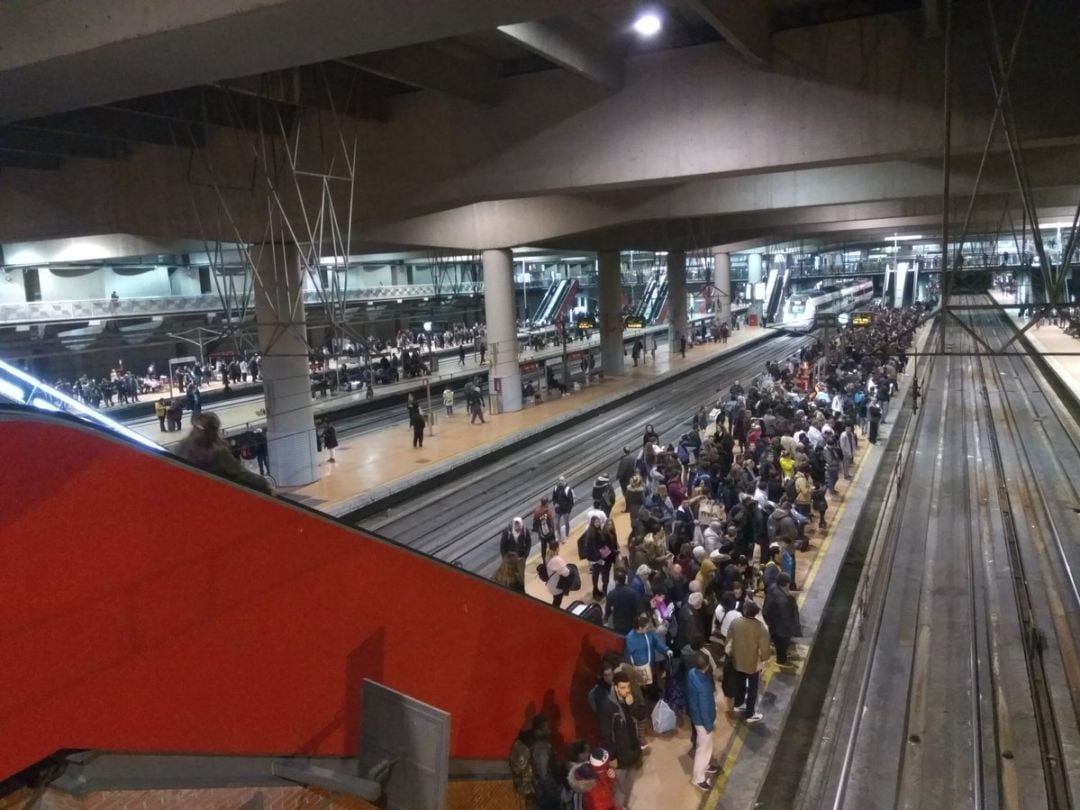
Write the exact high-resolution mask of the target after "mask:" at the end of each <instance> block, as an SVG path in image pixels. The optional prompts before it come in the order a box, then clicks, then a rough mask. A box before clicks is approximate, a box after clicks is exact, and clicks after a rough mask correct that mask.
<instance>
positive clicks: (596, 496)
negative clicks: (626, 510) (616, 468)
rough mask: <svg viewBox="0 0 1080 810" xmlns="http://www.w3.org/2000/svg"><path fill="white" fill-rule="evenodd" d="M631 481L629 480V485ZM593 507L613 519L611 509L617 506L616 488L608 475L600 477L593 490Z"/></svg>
mask: <svg viewBox="0 0 1080 810" xmlns="http://www.w3.org/2000/svg"><path fill="white" fill-rule="evenodd" d="M629 480H630V479H627V483H629ZM592 499H593V506H594V507H595V508H596V509H600V510H603V512H604V514H605V515H607V516H608V517H611V508H612V507H613V506H614V505H615V487H613V486H612V485H611V479H609V478H608V477H607V476H606V475H601V476H598V477H597V479H596V483H595V484H593V489H592Z"/></svg>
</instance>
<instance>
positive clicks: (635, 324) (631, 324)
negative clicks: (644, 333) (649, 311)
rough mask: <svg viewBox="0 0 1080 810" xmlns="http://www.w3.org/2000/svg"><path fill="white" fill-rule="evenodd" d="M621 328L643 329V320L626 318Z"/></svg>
mask: <svg viewBox="0 0 1080 810" xmlns="http://www.w3.org/2000/svg"><path fill="white" fill-rule="evenodd" d="M623 327H624V328H625V329H644V328H645V319H644V318H627V319H626V320H625V321H624V322H623Z"/></svg>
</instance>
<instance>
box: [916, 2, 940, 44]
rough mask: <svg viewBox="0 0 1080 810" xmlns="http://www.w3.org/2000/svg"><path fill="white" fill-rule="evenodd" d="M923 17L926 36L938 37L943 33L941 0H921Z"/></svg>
mask: <svg viewBox="0 0 1080 810" xmlns="http://www.w3.org/2000/svg"><path fill="white" fill-rule="evenodd" d="M922 7H923V19H924V21H925V23H926V35H927V36H928V37H940V36H942V35H943V34H944V33H945V23H944V14H943V13H942V12H943V8H942V3H941V0H922Z"/></svg>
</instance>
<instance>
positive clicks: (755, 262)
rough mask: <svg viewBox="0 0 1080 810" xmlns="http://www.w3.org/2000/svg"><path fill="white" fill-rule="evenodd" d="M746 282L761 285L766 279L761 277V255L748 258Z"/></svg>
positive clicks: (755, 254) (751, 255)
mask: <svg viewBox="0 0 1080 810" xmlns="http://www.w3.org/2000/svg"><path fill="white" fill-rule="evenodd" d="M746 273H747V276H746V280H747V281H749V282H750V283H751V284H760V283H761V282H762V281H763V280H764V279H762V277H761V254H760V253H751V254H750V255H749V256H748V257H747V271H746Z"/></svg>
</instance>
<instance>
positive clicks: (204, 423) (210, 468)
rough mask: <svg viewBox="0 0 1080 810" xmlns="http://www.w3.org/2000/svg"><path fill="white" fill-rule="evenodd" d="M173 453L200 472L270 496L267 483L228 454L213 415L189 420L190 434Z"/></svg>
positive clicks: (205, 414) (227, 448) (201, 415)
mask: <svg viewBox="0 0 1080 810" xmlns="http://www.w3.org/2000/svg"><path fill="white" fill-rule="evenodd" d="M176 454H177V455H178V456H180V458H182V459H184V460H185V461H187V462H188V463H189V464H191V465H193V466H195V467H198V468H199V469H200V470H203V471H205V472H208V473H212V474H213V475H220V476H221V477H222V478H228V479H229V480H230V481H232V482H234V483H237V484H240V485H241V486H245V487H251V488H252V489H257V490H259V491H260V492H265V493H266V494H267V495H272V494H274V491H273V488H272V487H271V486H270V482H269V481H267V480H266V479H265V478H263V477H262V476H261V475H256V474H255V473H253V472H251V471H250V470H248V469H247V468H246V467H244V465H243V464H241V463H240V462H239V460H237V458H236V456H234V455H233V454H232V450H231V449H230V448H229V445H228V444H226V442H225V440H224V439H223V438H221V420H220V419H219V418H218V415H217V414H216V413H200V414H198V415H197V416H195V417H193V418H192V420H191V432H190V433H188V435H187V436H185V437H184V438H183V439H182V440H181V441H180V444H178V445H177V447H176Z"/></svg>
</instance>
